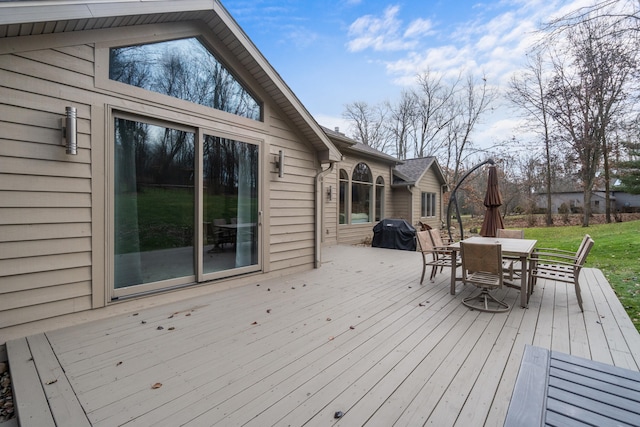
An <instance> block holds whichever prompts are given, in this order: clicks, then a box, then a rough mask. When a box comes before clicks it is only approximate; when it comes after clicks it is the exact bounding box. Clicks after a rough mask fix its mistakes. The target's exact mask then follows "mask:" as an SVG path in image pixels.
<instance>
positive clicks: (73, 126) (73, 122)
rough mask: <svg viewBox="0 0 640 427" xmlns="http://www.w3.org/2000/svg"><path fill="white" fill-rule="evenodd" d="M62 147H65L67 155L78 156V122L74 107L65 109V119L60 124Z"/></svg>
mask: <svg viewBox="0 0 640 427" xmlns="http://www.w3.org/2000/svg"><path fill="white" fill-rule="evenodd" d="M62 139H63V145H64V146H65V147H67V154H72V155H76V154H78V121H77V111H76V109H75V107H66V108H65V117H64V121H63V123H62Z"/></svg>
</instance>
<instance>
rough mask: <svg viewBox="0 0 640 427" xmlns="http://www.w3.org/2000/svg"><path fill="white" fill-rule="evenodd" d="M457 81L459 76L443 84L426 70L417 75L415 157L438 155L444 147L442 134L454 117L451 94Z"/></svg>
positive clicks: (457, 83)
mask: <svg viewBox="0 0 640 427" xmlns="http://www.w3.org/2000/svg"><path fill="white" fill-rule="evenodd" d="M459 83H460V79H459V78H458V79H456V80H455V81H453V82H451V83H450V84H446V83H445V82H443V80H442V77H436V76H435V75H433V73H431V72H430V71H429V70H427V71H425V72H424V73H422V74H420V75H419V76H418V89H417V90H416V91H414V94H415V97H416V111H415V114H414V124H413V126H412V129H413V139H414V144H415V149H414V150H415V156H416V157H424V156H427V155H431V156H437V155H438V154H439V153H440V152H441V151H442V149H443V148H444V146H445V139H444V138H442V137H441V136H442V133H444V132H445V130H446V129H447V127H448V126H449V124H450V123H451V122H452V121H453V120H454V119H455V116H456V115H455V108H454V107H455V102H454V100H455V98H454V96H455V93H456V90H457V89H458V85H459Z"/></svg>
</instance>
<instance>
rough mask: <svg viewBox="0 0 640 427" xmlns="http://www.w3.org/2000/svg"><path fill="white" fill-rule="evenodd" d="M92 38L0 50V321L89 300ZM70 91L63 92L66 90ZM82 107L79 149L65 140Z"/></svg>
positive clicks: (75, 307)
mask: <svg viewBox="0 0 640 427" xmlns="http://www.w3.org/2000/svg"><path fill="white" fill-rule="evenodd" d="M92 57H93V48H92V47H91V46H88V45H84V44H82V45H78V46H75V47H72V48H64V49H42V50H37V51H31V52H27V53H15V54H4V55H0V76H1V78H0V111H1V113H2V114H0V126H1V127H2V134H1V136H0V327H6V326H11V325H14V324H19V323H25V322H30V321H33V320H38V319H42V318H47V317H53V316H58V315H61V314H67V313H72V312H77V311H83V310H87V309H90V308H91V306H92V304H91V244H92V243H91V242H92V236H91V185H92V184H91V164H90V162H91V152H90V135H89V129H90V110H89V105H88V104H86V101H87V99H88V96H86V95H83V94H82V91H81V88H82V87H83V86H85V85H87V84H92V82H93V76H92V71H93V64H92V61H91V58H92ZM63 95H64V96H65V99H62V98H61V96H63ZM67 105H73V106H74V107H76V108H77V110H78V117H79V118H78V146H79V149H78V155H77V156H67V155H66V154H65V148H64V147H63V146H62V145H61V143H62V140H61V130H60V120H61V118H62V117H63V115H64V107H65V106H67Z"/></svg>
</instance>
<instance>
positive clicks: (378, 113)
mask: <svg viewBox="0 0 640 427" xmlns="http://www.w3.org/2000/svg"><path fill="white" fill-rule="evenodd" d="M387 115H388V113H387V111H386V108H385V107H384V105H375V106H370V105H369V104H367V103H366V102H363V101H359V102H353V103H351V104H347V105H346V107H345V111H344V113H343V117H344V118H345V119H347V120H349V121H350V122H351V124H352V126H353V133H352V135H351V137H352V138H353V139H355V140H356V141H359V142H361V143H363V144H365V145H368V146H370V147H373V148H375V149H377V150H380V151H383V152H384V151H387V150H388V148H389V147H388V142H389V138H388V137H387V135H386V130H387V127H386V123H385V122H386V120H387Z"/></svg>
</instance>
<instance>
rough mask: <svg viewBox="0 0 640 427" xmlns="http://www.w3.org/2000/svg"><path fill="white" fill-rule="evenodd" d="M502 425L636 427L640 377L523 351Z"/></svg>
mask: <svg viewBox="0 0 640 427" xmlns="http://www.w3.org/2000/svg"><path fill="white" fill-rule="evenodd" d="M504 425H505V426H508V427H516V426H517V427H524V426H544V425H561V426H579V425H597V426H614V425H615V426H627V425H629V426H638V425H640V372H636V371H631V370H628V369H622V368H618V367H615V366H611V365H607V364H604V363H599V362H594V361H592V360H588V359H583V358H580V357H575V356H570V355H568V354H564V353H559V352H556V351H549V350H547V349H544V348H540V347H533V346H529V345H527V346H526V347H525V351H524V355H523V357H522V362H521V364H520V370H519V372H518V377H517V379H516V385H515V388H514V390H513V395H512V396H511V403H510V404H509V410H508V412H507V417H506V420H505V423H504Z"/></svg>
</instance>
